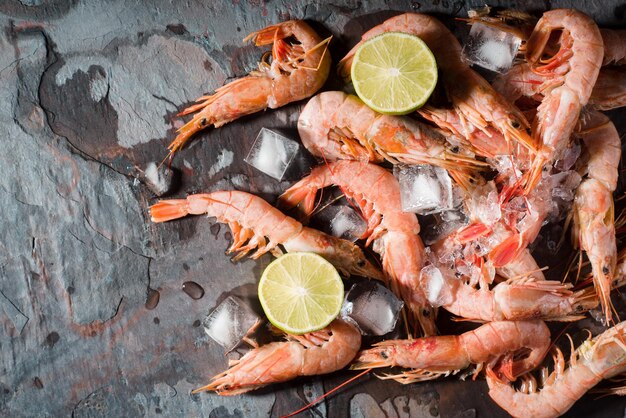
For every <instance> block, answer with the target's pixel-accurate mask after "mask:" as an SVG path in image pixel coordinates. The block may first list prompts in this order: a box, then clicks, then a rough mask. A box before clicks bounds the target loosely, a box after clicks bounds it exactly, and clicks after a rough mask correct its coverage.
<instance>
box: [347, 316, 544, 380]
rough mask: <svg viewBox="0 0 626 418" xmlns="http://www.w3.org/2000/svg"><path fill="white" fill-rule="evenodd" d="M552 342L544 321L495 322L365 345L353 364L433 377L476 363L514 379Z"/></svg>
mask: <svg viewBox="0 0 626 418" xmlns="http://www.w3.org/2000/svg"><path fill="white" fill-rule="evenodd" d="M549 347H550V330H548V327H547V326H546V324H544V323H543V321H504V322H490V323H488V324H485V325H483V326H481V327H479V328H477V329H475V330H473V331H469V332H466V333H464V334H461V335H458V336H457V335H449V336H448V335H446V336H437V337H427V338H418V339H415V340H390V341H383V342H381V343H378V344H375V345H374V347H373V348H370V349H367V350H363V351H361V352H360V353H359V354H358V355H357V357H356V358H355V360H354V364H352V366H350V368H351V369H356V370H359V369H369V368H378V367H394V366H399V367H405V368H409V369H412V370H409V371H405V372H402V373H400V374H396V375H387V376H385V377H383V378H384V379H394V380H397V381H399V382H400V383H404V384H407V383H413V382H419V381H424V380H432V379H436V378H438V377H441V376H447V375H449V374H454V373H456V372H458V371H459V370H462V369H465V368H467V367H469V366H470V365H471V364H476V365H478V366H477V371H476V373H478V372H479V371H480V370H481V369H482V367H483V364H487V367H488V368H497V370H499V371H501V373H502V374H504V375H505V376H507V377H508V378H509V379H510V380H515V378H516V377H517V376H519V375H521V374H523V373H526V372H528V371H530V370H532V369H534V368H535V367H537V366H538V365H539V364H541V362H542V361H543V358H544V356H545V355H546V353H547V352H548V349H549Z"/></svg>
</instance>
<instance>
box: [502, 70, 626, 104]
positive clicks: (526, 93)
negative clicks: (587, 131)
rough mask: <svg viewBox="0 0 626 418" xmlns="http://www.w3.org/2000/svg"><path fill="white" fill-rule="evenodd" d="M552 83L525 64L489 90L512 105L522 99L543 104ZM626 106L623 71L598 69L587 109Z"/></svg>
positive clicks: (624, 74) (505, 75)
mask: <svg viewBox="0 0 626 418" xmlns="http://www.w3.org/2000/svg"><path fill="white" fill-rule="evenodd" d="M552 81H553V80H552V79H551V78H549V77H543V76H542V75H541V74H537V73H536V72H534V71H533V70H532V67H531V66H530V64H528V63H521V64H515V65H514V66H513V67H511V69H510V70H509V71H507V72H506V73H505V74H502V75H499V76H498V77H496V79H495V80H494V82H493V88H494V89H496V90H497V91H498V92H499V93H500V94H502V95H503V96H504V97H506V98H507V99H508V100H510V101H511V102H513V103H515V102H517V101H518V100H519V99H520V98H522V97H529V98H532V99H534V100H535V101H537V102H541V100H543V94H542V93H543V91H545V90H546V89H547V88H549V87H550V83H551V82H552ZM623 106H626V71H624V70H622V69H618V68H612V67H602V68H601V69H600V72H599V73H598V78H597V80H596V83H595V84H594V86H593V90H592V91H591V97H590V98H589V102H588V103H587V107H589V108H591V109H597V110H611V109H617V108H620V107H623Z"/></svg>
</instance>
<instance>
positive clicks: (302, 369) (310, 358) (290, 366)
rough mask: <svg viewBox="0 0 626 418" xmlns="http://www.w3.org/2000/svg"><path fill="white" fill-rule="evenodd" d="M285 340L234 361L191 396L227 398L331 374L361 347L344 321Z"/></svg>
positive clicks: (350, 325) (265, 346)
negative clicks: (207, 393)
mask: <svg viewBox="0 0 626 418" xmlns="http://www.w3.org/2000/svg"><path fill="white" fill-rule="evenodd" d="M286 338H287V341H285V342H274V343H269V344H266V345H263V346H261V347H259V348H255V349H253V350H250V351H249V352H248V353H246V354H245V355H244V356H243V357H242V358H241V359H239V360H233V361H231V362H230V364H229V366H230V368H229V369H228V370H226V371H225V372H222V373H220V374H218V375H217V376H215V377H213V379H212V382H211V383H209V384H208V385H206V386H203V387H201V388H198V389H196V390H194V391H193V392H192V393H198V392H202V391H210V390H211V391H215V392H217V393H218V394H220V395H225V396H231V395H239V394H241V393H245V392H249V391H251V390H255V389H258V388H261V387H263V386H267V385H269V384H271V383H278V382H286V381H288V380H291V379H295V378H296V377H298V376H314V375H320V374H326V373H331V372H334V371H336V370H339V369H342V368H343V367H345V366H347V365H348V364H349V363H350V362H351V361H352V359H353V358H354V356H356V354H357V352H358V351H359V348H360V347H361V333H360V332H359V330H357V328H356V327H355V326H354V325H352V324H349V323H347V322H345V321H343V320H341V319H336V320H334V321H333V322H332V323H331V324H330V325H329V326H328V327H326V328H324V329H323V330H320V331H315V332H311V333H309V334H304V335H287V336H286Z"/></svg>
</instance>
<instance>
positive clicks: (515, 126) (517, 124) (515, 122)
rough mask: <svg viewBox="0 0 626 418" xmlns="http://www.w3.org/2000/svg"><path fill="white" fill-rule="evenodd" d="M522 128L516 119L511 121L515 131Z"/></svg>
mask: <svg viewBox="0 0 626 418" xmlns="http://www.w3.org/2000/svg"><path fill="white" fill-rule="evenodd" d="M521 126H522V125H521V124H520V123H519V121H517V120H515V119H514V120H512V121H511V127H512V128H513V129H519V128H520V127H521Z"/></svg>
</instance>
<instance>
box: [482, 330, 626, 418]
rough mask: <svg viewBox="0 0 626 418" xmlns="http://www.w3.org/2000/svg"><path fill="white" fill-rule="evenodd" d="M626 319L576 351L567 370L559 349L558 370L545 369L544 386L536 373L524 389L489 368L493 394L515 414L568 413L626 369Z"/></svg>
mask: <svg viewBox="0 0 626 418" xmlns="http://www.w3.org/2000/svg"><path fill="white" fill-rule="evenodd" d="M625 337H626V322H621V323H619V324H617V325H615V326H614V327H612V328H609V329H608V330H606V331H605V332H603V333H602V334H600V335H599V336H597V337H595V338H593V339H590V340H587V341H585V342H584V343H583V344H581V345H580V347H578V349H577V350H574V349H573V347H572V355H571V357H570V361H569V367H568V368H567V369H565V359H564V358H563V353H562V352H561V351H560V350H558V349H557V352H556V355H555V358H554V363H555V370H554V371H553V372H552V373H551V374H550V375H548V373H547V369H544V370H542V373H541V376H542V379H541V380H542V386H543V387H542V388H541V390H540V391H539V392H537V381H536V380H535V378H534V377H532V376H527V377H526V378H523V384H522V391H521V392H518V391H516V390H515V388H513V387H512V386H511V385H510V383H508V382H506V381H503V380H502V379H501V378H500V376H498V375H497V373H496V372H494V371H492V370H489V369H487V384H488V385H489V396H491V398H492V399H493V400H494V401H495V402H496V403H497V404H498V405H500V407H501V408H503V409H504V410H506V411H507V412H508V413H509V414H511V415H513V416H514V417H535V418H549V417H557V416H559V415H562V414H564V413H565V412H566V411H567V410H568V409H570V408H571V407H572V405H574V403H575V402H576V401H577V400H578V399H580V398H581V397H582V396H583V395H584V394H585V393H586V392H587V391H588V390H589V389H591V388H592V387H594V386H595V385H597V384H598V383H599V382H600V381H602V380H604V379H609V378H611V377H613V376H616V375H619V374H621V373H624V372H626V346H625V345H624V338H625Z"/></svg>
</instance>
